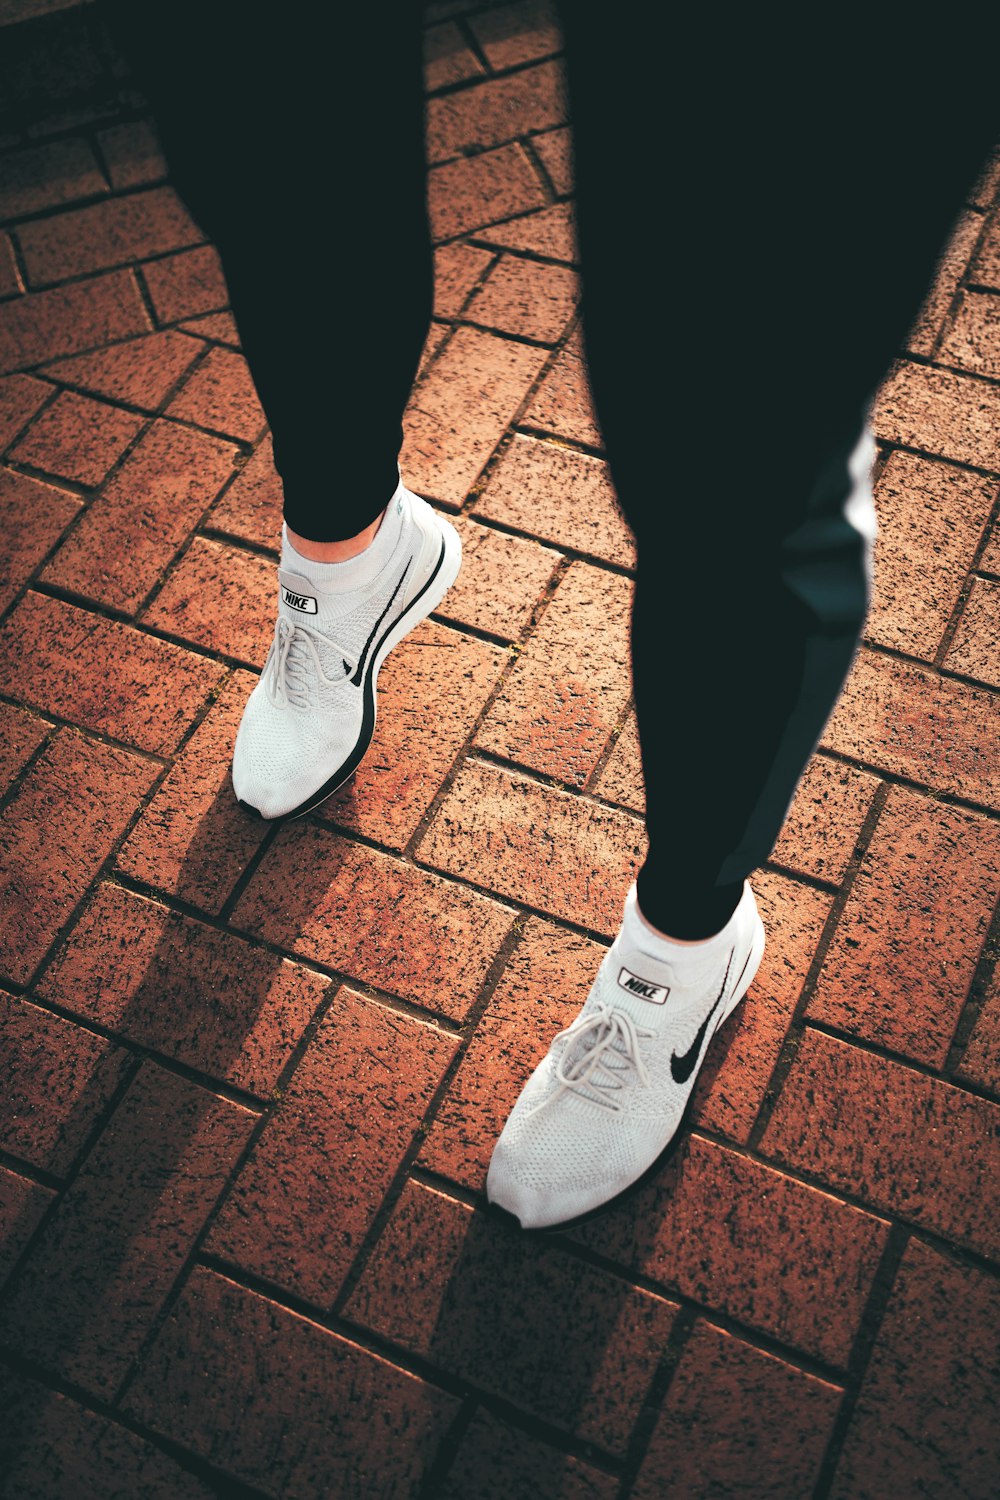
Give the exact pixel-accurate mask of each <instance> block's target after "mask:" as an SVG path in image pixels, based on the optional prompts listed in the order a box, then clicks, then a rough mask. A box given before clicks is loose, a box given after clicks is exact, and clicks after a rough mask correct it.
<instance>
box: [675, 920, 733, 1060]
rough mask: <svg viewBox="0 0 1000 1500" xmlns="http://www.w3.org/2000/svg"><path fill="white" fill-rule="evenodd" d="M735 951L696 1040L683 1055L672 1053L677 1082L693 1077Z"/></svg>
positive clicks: (730, 956) (720, 999) (727, 964)
mask: <svg viewBox="0 0 1000 1500" xmlns="http://www.w3.org/2000/svg"><path fill="white" fill-rule="evenodd" d="M735 952H736V949H735V948H733V949H732V950H731V951H730V954H729V959H728V961H727V963H726V972H725V974H724V975H723V976H722V988H721V990H720V991H719V993H718V995H717V996H716V998H715V1004H714V1005H713V1006H712V1009H711V1010H710V1011H709V1013H708V1015H707V1016H706V1017H705V1019H704V1021H702V1023H701V1025H700V1026H699V1027H698V1030H697V1032H696V1034H695V1039H694V1041H693V1042H692V1043H691V1045H690V1047H689V1048H688V1049H687V1051H686V1052H685V1053H684V1056H683V1057H678V1056H677V1053H676V1052H673V1053H671V1056H670V1076H671V1078H672V1079H673V1080H674V1082H675V1083H687V1081H688V1079H689V1078H690V1077H691V1074H692V1073H693V1072H694V1069H695V1064H696V1063H697V1061H698V1055H699V1053H700V1052H701V1045H702V1042H704V1040H705V1032H706V1031H707V1030H708V1023H709V1021H711V1019H712V1017H713V1016H714V1015H715V1012H716V1011H717V1010H718V1008H719V1006H720V1005H721V1004H722V997H723V995H724V994H725V993H726V982H727V981H728V979H729V969H730V966H731V964H732V962H733V954H734V953H735Z"/></svg>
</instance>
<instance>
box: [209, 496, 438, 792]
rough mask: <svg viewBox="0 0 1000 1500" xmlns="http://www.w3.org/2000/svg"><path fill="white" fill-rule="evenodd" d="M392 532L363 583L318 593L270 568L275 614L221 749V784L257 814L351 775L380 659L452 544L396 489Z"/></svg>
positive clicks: (415, 613)
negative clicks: (229, 762)
mask: <svg viewBox="0 0 1000 1500" xmlns="http://www.w3.org/2000/svg"><path fill="white" fill-rule="evenodd" d="M400 503H401V504H402V506H403V525H402V529H401V531H400V535H399V539H398V542H397V544H396V546H395V548H394V549H393V552H392V554H391V555H390V557H389V558H388V560H387V561H386V563H385V565H384V567H383V568H382V569H381V571H380V572H379V573H378V574H377V575H376V576H375V578H374V579H372V581H371V582H370V583H367V584H364V585H361V586H360V587H357V588H353V589H348V590H345V591H343V592H338V593H324V592H322V591H321V590H319V589H317V588H316V586H315V585H314V584H313V583H311V582H310V580H309V579H308V578H306V577H305V576H303V575H301V574H298V573H292V572H288V571H287V570H285V569H279V572H278V618H277V621H276V624H275V630H274V639H273V641H272V643H271V649H270V651H269V652H268V656H267V660H266V661H265V663H264V669H263V671H262V672H261V676H260V681H259V682H258V683H257V685H256V687H255V688H254V690H253V692H252V693H251V695H250V698H249V700H248V702H247V705H246V708H245V709H244V712H243V719H242V722H241V724H240V728H239V732H238V734H237V736H236V745H235V749H234V752H233V788H234V790H235V792H236V796H237V797H238V798H239V800H240V801H241V802H242V803H243V804H244V805H245V806H247V807H249V808H251V809H253V810H255V811H256V812H258V813H259V814H260V815H261V816H262V817H265V818H278V817H284V816H289V815H295V814H299V813H303V812H306V811H307V810H308V809H309V808H310V807H313V806H315V805H316V804H317V803H318V802H320V801H322V800H323V798H325V797H327V796H329V795H330V793H331V792H333V791H335V790H336V788H337V787H338V786H339V785H341V784H342V783H343V782H344V781H346V780H347V778H348V777H349V776H350V775H351V774H352V772H353V771H354V770H355V769H356V767H357V765H358V764H359V762H360V760H361V758H362V756H363V755H364V753H365V750H366V749H367V748H368V745H369V743H370V742H371V737H372V734H373V732H374V728H375V719H376V696H375V685H376V677H377V675H378V670H379V667H380V666H381V663H382V661H383V660H384V658H385V656H386V655H387V654H388V651H389V650H390V649H391V648H392V646H394V645H396V644H397V642H398V641H400V640H401V639H402V638H403V636H404V635H405V634H406V633H407V632H408V631H409V630H412V629H413V627H414V626H415V625H416V624H417V623H418V622H419V621H420V620H422V619H423V618H424V617H425V616H426V615H428V614H429V613H430V611H431V610H432V609H434V607H435V606H436V605H437V604H438V603H439V602H440V600H441V598H442V597H443V595H444V593H445V591H446V589H447V588H448V587H449V585H450V584H451V583H452V582H453V581H454V578H455V576H456V574H457V572H458V568H459V563H460V561H461V544H460V542H459V539H458V534H457V533H456V531H455V530H454V528H453V527H452V526H451V525H449V523H448V522H447V521H445V520H444V519H443V518H442V517H440V516H439V515H438V514H437V513H436V511H434V510H433V509H432V508H431V506H429V505H428V504H427V502H426V501H424V500H421V499H420V498H419V497H418V496H416V495H411V494H410V493H409V492H408V491H405V490H401V492H400Z"/></svg>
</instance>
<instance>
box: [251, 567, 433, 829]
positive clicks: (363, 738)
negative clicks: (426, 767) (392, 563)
mask: <svg viewBox="0 0 1000 1500" xmlns="http://www.w3.org/2000/svg"><path fill="white" fill-rule="evenodd" d="M445 550H446V544H445V538H444V537H442V538H441V551H440V554H439V556H438V560H437V562H436V563H435V564H434V570H433V572H432V573H431V575H430V577H429V578H428V579H427V582H426V583H425V584H424V586H423V588H421V589H419V590H418V592H417V593H415V594H414V596H413V598H412V599H411V600H410V602H409V604H408V605H407V606H406V609H404V610H403V612H402V614H399V615H397V616H396V618H395V620H393V622H392V624H391V625H387V626H386V628H385V630H383V632H382V634H381V635H380V636H379V638H378V641H377V642H376V644H375V648H374V650H373V651H372V654H371V656H370V657H369V659H368V668H367V670H366V672H365V677H364V682H363V683H362V684H361V691H362V692H363V694H364V707H363V709H362V713H361V729H360V731H359V733H358V738H357V741H356V743H355V746H354V749H353V750H352V751H351V753H350V755H349V756H348V757H347V759H346V760H345V761H344V762H343V764H342V765H340V766H338V767H337V769H336V771H334V773H333V775H332V776H331V777H329V778H328V780H327V781H325V782H324V783H323V785H322V786H321V787H320V788H319V790H318V791H315V792H313V793H312V795H311V796H309V797H307V798H306V800H305V801H304V802H302V803H300V804H299V806H298V807H293V808H292V810H291V812H287V813H281V814H280V816H279V817H277V818H265V817H264V814H263V813H262V812H260V810H259V809H258V808H256V807H252V806H251V805H250V803H249V802H243V801H242V800H241V801H240V806H241V807H243V808H246V810H247V812H249V813H252V814H253V815H254V816H255V817H257V818H261V819H262V820H263V821H264V822H266V823H282V822H285V821H286V820H287V819H290V818H303V817H305V815H306V813H308V812H312V810H313V808H314V807H319V805H320V803H321V802H325V801H326V799H327V798H328V797H332V796H333V794H334V792H336V791H339V790H340V788H341V787H342V786H343V785H344V783H345V782H347V781H350V779H351V777H352V776H353V775H354V773H355V771H356V770H357V769H358V766H359V765H360V764H361V762H362V761H363V760H364V758H365V755H366V754H367V751H368V747H369V745H370V744H371V742H372V735H373V734H374V733H375V671H376V667H375V663H376V662H377V661H378V654H379V652H380V650H381V649H382V645H383V642H384V641H385V640H386V638H387V637H388V636H390V635H391V634H392V632H393V631H394V630H395V628H396V626H397V625H398V624H399V622H400V620H402V619H403V618H404V616H405V615H407V614H408V613H409V611H410V610H411V609H412V608H413V606H414V605H415V604H417V603H418V602H419V601H420V600H421V599H422V598H423V597H424V595H425V594H426V593H427V591H428V589H429V588H430V587H431V585H432V584H433V582H434V580H435V578H436V577H437V576H438V574H439V573H440V571H441V569H442V567H443V566H444V559H445Z"/></svg>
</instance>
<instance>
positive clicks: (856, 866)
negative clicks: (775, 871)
mask: <svg viewBox="0 0 1000 1500" xmlns="http://www.w3.org/2000/svg"><path fill="white" fill-rule="evenodd" d="M888 796H889V787H888V786H887V785H886V784H884V783H883V784H882V785H880V786H878V787H876V789H875V793H874V795H873V797H872V800H871V804H870V806H869V808H868V812H867V814H866V816H865V820H864V823H863V824H862V825H861V830H860V832H859V834H858V837H857V840H856V842H855V845H854V849H853V851H852V854H851V858H850V860H849V861H848V865H847V869H846V870H845V872H844V876H843V879H842V880H841V882H840V888H839V891H838V893H837V895H835V896H834V898H833V901H832V903H831V905H830V910H829V912H828V913H827V918H826V921H825V923H824V924H823V931H822V932H821V933H820V938H819V942H818V943H817V944H816V949H815V952H814V953H813V956H812V960H811V962H810V964H809V968H808V969H807V971H806V975H805V978H804V979H803V981H802V988H801V990H800V992H799V996H798V999H797V1001H796V1003H795V1008H794V1010H793V1011H792V1014H791V1016H790V1018H789V1023H788V1030H787V1033H786V1036H785V1040H784V1042H783V1043H782V1047H781V1050H780V1052H779V1053H778V1056H777V1058H776V1060H775V1064H774V1067H773V1068H772V1070H771V1076H770V1077H769V1079H768V1081H767V1086H766V1088H765V1090H764V1097H763V1100H762V1101H761V1105H760V1108H759V1109H758V1111H757V1115H756V1118H755V1119H754V1122H753V1125H752V1127H751V1129H750V1135H749V1137H748V1141H749V1143H750V1144H751V1145H753V1146H754V1147H757V1146H759V1144H760V1141H761V1140H762V1138H763V1135H764V1132H765V1131H766V1129H767V1127H768V1125H769V1123H770V1120H771V1116H772V1115H773V1113H774V1110H775V1107H776V1105H777V1102H778V1097H779V1095H780V1094H781V1090H782V1088H783V1087H784V1084H785V1080H786V1079H787V1077H788V1075H789V1073H790V1072H791V1069H792V1064H793V1062H794V1060H795V1056H796V1054H797V1052H798V1047H799V1041H800V1037H801V1031H802V1026H803V1023H804V1020H805V1015H806V1011H807V1008H808V1005H809V1001H810V999H811V998H812V994H813V990H814V989H815V987H816V981H817V979H818V978H819V975H820V972H821V970H822V968H823V965H824V963H825V962H826V955H827V952H828V950H829V947H830V944H831V943H832V942H833V937H834V933H835V932H836V930H837V927H838V926H839V923H840V919H841V917H842V915H843V912H844V908H845V907H846V905H847V902H848V900H849V899H850V895H851V892H852V890H853V888H854V882H855V880H856V879H857V875H858V872H859V870H860V869H861V865H862V861H863V860H864V857H865V855H866V853H867V851H868V848H869V845H870V844H871V841H872V839H873V837H874V835H875V829H876V826H877V824H878V821H879V819H880V817H881V816H882V810H883V808H884V807H885V804H886V801H887V799H888Z"/></svg>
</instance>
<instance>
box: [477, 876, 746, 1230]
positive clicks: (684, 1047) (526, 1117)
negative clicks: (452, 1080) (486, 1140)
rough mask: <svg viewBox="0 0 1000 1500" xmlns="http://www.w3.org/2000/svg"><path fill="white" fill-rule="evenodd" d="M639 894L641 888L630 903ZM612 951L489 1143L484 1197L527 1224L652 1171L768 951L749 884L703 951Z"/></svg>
mask: <svg viewBox="0 0 1000 1500" xmlns="http://www.w3.org/2000/svg"><path fill="white" fill-rule="evenodd" d="M634 900H635V887H634V885H633V887H632V889H631V890H630V891H629V894H628V897H627V898H626V910H628V903H629V902H634ZM627 927H628V923H627V922H626V924H625V925H624V927H623V930H622V931H621V932H619V934H618V937H617V938H616V939H615V941H614V943H612V945H611V947H610V948H609V950H608V952H607V953H606V954H605V956H604V959H603V961H602V963H601V966H600V968H599V969H598V971H597V977H596V978H595V980H594V983H593V985H592V987H591V991H590V994H589V995H588V997H587V1000H586V1002H585V1004H584V1006H583V1009H582V1010H581V1012H580V1014H579V1016H578V1017H577V1019H576V1020H575V1021H574V1022H573V1023H572V1025H571V1026H569V1027H567V1028H566V1030H565V1031H561V1032H559V1034H558V1036H556V1038H555V1039H554V1041H553V1043H552V1046H551V1047H550V1048H549V1051H548V1053H547V1054H546V1056H545V1057H544V1058H543V1059H542V1061H541V1062H540V1063H539V1065H538V1067H537V1068H536V1069H535V1071H534V1072H533V1073H532V1075H531V1077H530V1078H529V1079H528V1081H527V1083H526V1084H525V1086H524V1088H523V1090H522V1091H521V1094H520V1097H519V1098H518V1100H517V1103H516V1104H515V1105H514V1108H513V1110H512V1111H511V1114H510V1116H509V1118H508V1120H507V1123H506V1125H505V1126H504V1128H503V1131H502V1132H501V1134H500V1138H499V1140H498V1141H497V1144H496V1146H495V1148H494V1151H493V1157H492V1160H491V1162H490V1167H489V1172H488V1174H487V1178H486V1196H487V1198H488V1199H489V1201H490V1203H493V1204H497V1205H499V1207H501V1208H503V1209H506V1210H507V1212H508V1213H511V1214H514V1215H515V1216H516V1218H518V1219H519V1220H520V1222H521V1226H522V1228H524V1229H547V1228H553V1227H554V1226H556V1225H560V1226H563V1227H565V1226H567V1225H569V1224H575V1223H577V1222H578V1221H579V1220H580V1219H582V1218H584V1217H586V1216H588V1215H590V1214H592V1213H593V1212H594V1211H595V1210H597V1209H599V1208H603V1207H607V1206H608V1205H609V1204H610V1203H611V1202H612V1201H613V1200H614V1199H616V1198H618V1197H619V1196H620V1195H621V1194H622V1193H624V1192H625V1191H626V1190H627V1189H628V1188H631V1187H633V1186H634V1185H635V1184H636V1183H637V1182H638V1181H639V1179H640V1178H642V1177H643V1176H644V1175H645V1174H646V1173H647V1172H649V1171H650V1169H651V1168H654V1167H655V1165H656V1164H657V1162H658V1159H659V1158H660V1157H661V1156H662V1154H663V1152H664V1151H665V1150H666V1147H667V1146H668V1145H669V1144H670V1141H671V1140H672V1139H673V1137H674V1135H675V1134H676V1132H677V1129H678V1127H679V1125H680V1123H681V1117H682V1116H683V1114H684V1110H685V1107H686V1105H687V1102H688V1099H689V1098H690V1096H691V1091H692V1089H693V1088H694V1084H695V1079H696V1078H697V1075H698V1069H699V1068H700V1067H701V1064H702V1061H703V1059H704V1056H705V1053H706V1051H707V1049H708V1045H709V1043H710V1041H711V1039H712V1037H713V1036H714V1035H715V1033H716V1031H718V1029H719V1027H720V1026H721V1025H722V1023H723V1021H725V1019H726V1017H727V1016H729V1015H731V1014H732V1012H733V1011H734V1010H735V1008H736V1006H737V1004H738V1003H739V1001H740V1000H742V998H743V996H744V995H745V994H746V992H747V990H748V989H749V988H750V984H751V982H752V980H753V977H754V975H755V974H756V972H757V968H758V966H759V964H760V961H761V957H762V956H763V953H764V924H763V923H762V922H761V919H760V915H759V913H758V911H757V903H756V901H755V900H754V897H753V892H752V891H751V889H750V886H749V885H748V884H745V885H744V889H743V895H742V897H741V899H740V903H739V905H738V907H737V908H736V911H735V912H734V914H733V916H732V917H731V918H730V920H729V922H727V924H726V926H725V928H723V931H722V933H720V934H719V936H718V938H716V939H713V940H712V943H711V949H710V952H709V953H708V954H706V956H705V958H703V959H700V958H698V957H692V958H691V959H690V960H689V959H688V958H687V957H685V959H684V961H683V963H679V964H677V965H674V964H670V963H661V962H658V961H657V960H656V959H653V958H647V956H646V955H645V953H643V952H641V951H640V950H639V949H638V948H637V947H636V946H634V944H633V943H632V942H631V941H630V940H629V939H627V938H626V936H625V930H626V929H627Z"/></svg>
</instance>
